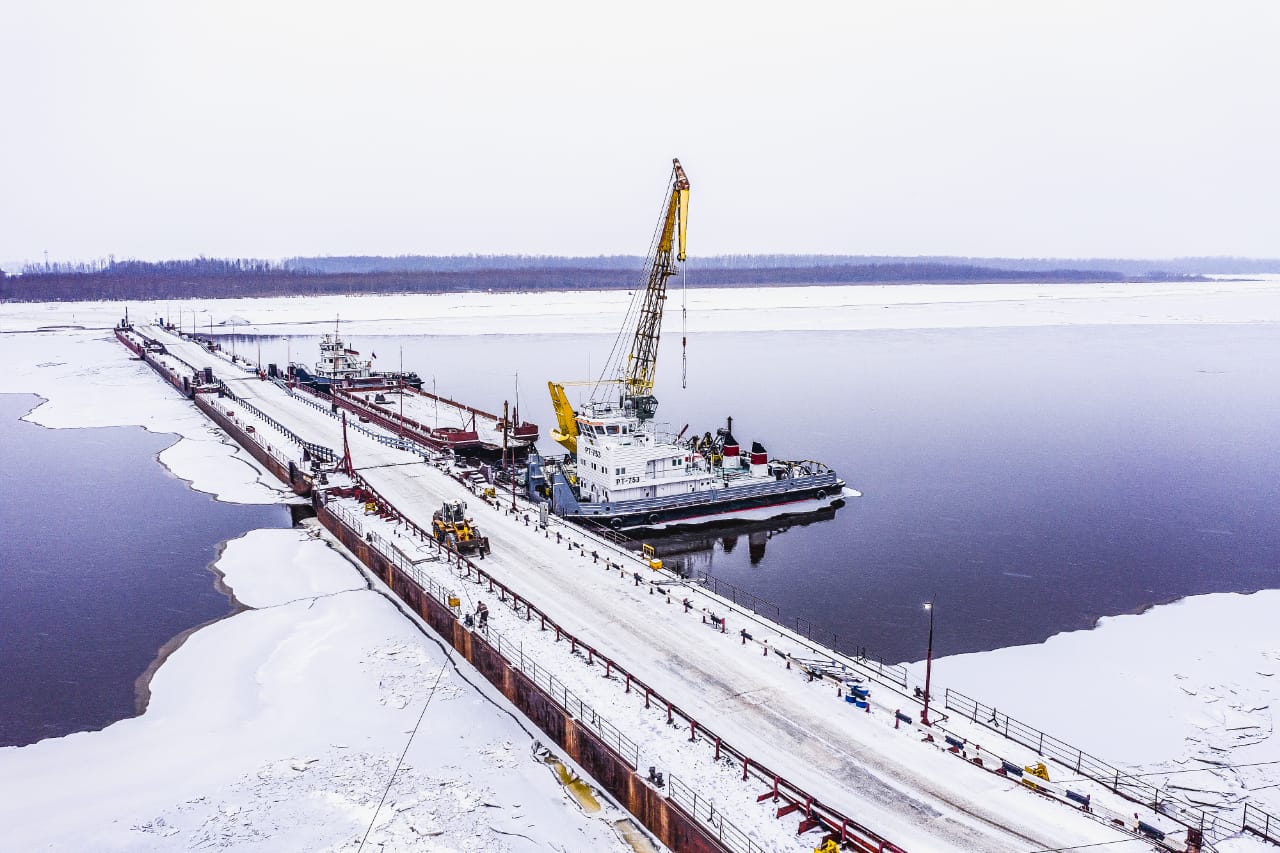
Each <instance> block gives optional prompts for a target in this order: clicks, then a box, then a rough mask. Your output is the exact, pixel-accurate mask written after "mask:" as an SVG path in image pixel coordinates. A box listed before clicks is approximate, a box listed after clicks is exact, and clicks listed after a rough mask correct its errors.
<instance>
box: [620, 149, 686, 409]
mask: <svg viewBox="0 0 1280 853" xmlns="http://www.w3.org/2000/svg"><path fill="white" fill-rule="evenodd" d="M688 223H689V179H688V178H687V177H686V176H685V173H684V167H682V166H681V165H680V161H679V160H676V159H673V160H672V161H671V194H670V196H669V197H668V199H667V209H666V212H665V213H664V214H663V217H662V223H661V225H660V226H659V228H658V239H657V241H656V244H655V247H654V250H653V252H652V254H650V256H649V260H648V283H647V285H646V287H645V290H644V302H643V303H642V304H641V306H640V316H639V320H638V322H637V323H636V330H635V334H634V335H633V336H632V339H631V351H630V352H629V353H628V354H627V363H626V368H625V371H624V374H623V376H621V377H619V378H620V379H621V380H622V382H623V384H624V385H625V386H626V391H625V398H624V399H629V400H630V401H631V402H632V403H633V404H634V405H635V407H636V414H637V415H638V416H639V417H640V419H641V420H647V419H649V418H652V417H653V414H654V411H655V410H656V409H657V405H658V401H657V400H655V399H654V398H653V396H652V395H653V374H654V370H655V369H656V368H657V365H658V340H659V338H660V337H661V334H662V307H663V303H664V302H665V301H666V299H667V279H669V278H671V276H673V275H675V274H676V273H677V272H678V271H679V270H678V268H677V267H676V261H679V262H680V263H684V259H685V232H686V231H687V229H688ZM673 248H674V249H675V256H674V257H672V249H673ZM624 331H625V330H624Z"/></svg>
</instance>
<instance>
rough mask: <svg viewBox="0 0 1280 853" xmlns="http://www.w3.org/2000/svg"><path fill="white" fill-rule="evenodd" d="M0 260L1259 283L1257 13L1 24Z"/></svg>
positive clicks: (922, 9) (1272, 94)
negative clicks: (971, 264) (941, 270)
mask: <svg viewBox="0 0 1280 853" xmlns="http://www.w3.org/2000/svg"><path fill="white" fill-rule="evenodd" d="M0 120H2V121H3V131H2V132H0V261H10V262H11V261H14V260H25V259H37V258H39V257H41V253H42V252H43V251H45V250H47V251H48V252H49V256H50V258H51V259H53V260H79V259H90V258H98V257H105V256H106V255H108V254H111V253H113V254H115V255H116V256H117V257H139V258H166V257H191V256H195V255H201V254H203V255H208V256H245V257H265V258H279V257H287V256H292V255H340V254H466V253H472V252H475V253H533V254H587V255H596V254H613V253H624V254H643V253H644V252H645V250H646V249H647V248H648V243H649V236H650V233H651V231H652V228H653V225H654V223H655V221H656V219H657V216H658V212H659V206H660V204H661V202H662V193H663V189H664V187H665V182H666V180H667V176H668V173H669V171H670V158H671V157H673V156H678V157H680V158H681V160H682V162H683V163H684V165H685V168H686V170H687V172H688V175H689V179H690V182H691V183H692V187H693V191H692V201H691V211H692V216H691V219H690V229H689V239H690V251H691V254H696V255H711V254H722V253H772V252H805V253H811V252H819V253H849V254H905V255H926V254H955V255H978V256H981V255H986V256H992V255H999V256H1028V257H1030V256H1057V257H1084V256H1127V257H1174V256H1185V255H1199V254H1218V255H1222V254H1229V255H1250V256H1268V257H1274V256H1276V255H1280V214H1278V213H1277V210H1278V209H1280V165H1278V163H1277V159H1278V157H1280V4H1277V3H1275V2H1273V0H1264V2H1256V3H1246V2H1198V3H1173V2H1128V3H1126V2H1118V0H1107V2H1098V3H1087V2H1086V3H1079V2H1072V3H1063V2H1056V3H1036V2H1028V0H1020V2H1006V3H974V2H943V3H907V2H897V0H894V1H893V2H886V0H881V2H875V3H865V2H856V0H844V2H836V3H795V4H783V3H769V4H759V5H755V4H750V3H744V2H733V3H725V4H713V3H700V2H686V3H663V2H653V0H646V2H642V3H610V2H599V0H596V2H588V3H573V4H569V3H550V2H514V3H506V2H457V0H453V1H452V2H448V3H435V2H425V0H419V2H368V0H365V2H342V3H325V2H316V0H308V2H297V3H293V2H290V3H284V2H279V3H273V2H269V0H253V2H228V0H217V2H172V0H163V2H154V3H150V2H114V0H113V2H100V0H94V2H31V3H23V2H6V3H4V4H2V7H0Z"/></svg>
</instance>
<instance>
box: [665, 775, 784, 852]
mask: <svg viewBox="0 0 1280 853" xmlns="http://www.w3.org/2000/svg"><path fill="white" fill-rule="evenodd" d="M667 797H668V798H669V799H670V800H671V801H672V802H673V803H675V804H676V805H678V806H679V807H680V808H682V809H684V810H685V811H686V812H687V813H688V814H689V815H691V816H692V817H693V819H694V820H696V821H697V822H698V823H700V824H702V825H703V826H704V827H706V828H707V829H708V830H710V831H711V834H712V835H714V836H715V837H716V839H717V840H719V841H720V843H721V844H723V845H724V846H725V847H728V848H729V849H730V850H738V851H742V853H769V848H766V847H761V846H760V845H759V844H757V843H756V842H755V841H753V840H752V839H751V837H750V836H748V835H747V834H746V833H745V832H743V831H742V830H740V829H738V827H737V826H735V825H734V824H733V823H730V822H729V821H728V820H726V819H725V816H724V813H723V812H719V811H717V810H716V804H715V801H714V800H710V799H707V798H706V797H705V796H703V797H700V796H698V792H697V791H695V790H694V789H693V788H690V787H689V786H688V785H686V784H685V783H684V782H681V781H680V780H679V779H677V778H676V777H675V776H668V777H667Z"/></svg>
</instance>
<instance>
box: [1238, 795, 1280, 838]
mask: <svg viewBox="0 0 1280 853" xmlns="http://www.w3.org/2000/svg"><path fill="white" fill-rule="evenodd" d="M1241 829H1243V830H1244V831H1245V832H1252V833H1253V834H1254V835H1256V836H1258V837H1259V838H1261V839H1262V840H1264V841H1270V842H1271V843H1272V844H1280V817H1276V816H1274V815H1269V814H1267V813H1266V812H1264V811H1263V810H1262V809H1260V808H1258V807H1257V806H1254V805H1251V804H1249V803H1245V804H1244V822H1243V826H1241Z"/></svg>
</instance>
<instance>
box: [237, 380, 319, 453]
mask: <svg viewBox="0 0 1280 853" xmlns="http://www.w3.org/2000/svg"><path fill="white" fill-rule="evenodd" d="M214 381H215V382H216V383H217V385H218V391H219V393H221V394H222V395H223V396H224V397H228V398H230V399H232V400H234V401H235V402H236V405H239V406H243V407H244V408H246V409H248V410H249V411H251V412H253V414H254V415H255V416H256V417H259V418H261V419H262V420H263V421H264V422H265V423H268V424H270V425H271V426H272V428H274V429H276V430H277V431H279V432H280V434H281V435H283V436H285V437H286V438H288V439H289V440H290V441H292V442H293V443H294V444H296V445H298V446H299V447H301V448H302V449H303V450H306V451H307V452H308V453H309V454H311V456H312V458H314V459H319V460H320V461H322V462H330V463H332V462H333V461H334V460H335V459H337V458H338V456H337V454H335V453H334V452H333V450H332V449H330V448H328V447H325V446H324V445H323V444H316V443H315V442H311V441H307V440H305V439H304V438H303V437H302V436H300V435H298V434H297V433H296V432H294V431H293V430H291V429H289V428H288V427H287V426H285V425H284V424H282V423H280V422H279V421H278V420H276V419H275V418H273V417H271V416H270V415H268V414H267V413H266V412H264V411H262V410H261V409H259V408H258V407H257V406H255V405H253V404H252V403H250V402H249V401H248V400H245V399H244V398H242V397H241V396H240V395H238V394H236V392H234V391H232V390H231V389H230V388H228V387H227V383H225V382H223V381H222V380H221V379H217V378H215V380H214Z"/></svg>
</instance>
